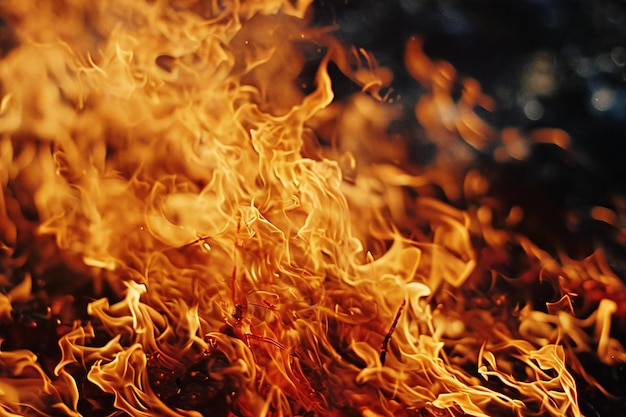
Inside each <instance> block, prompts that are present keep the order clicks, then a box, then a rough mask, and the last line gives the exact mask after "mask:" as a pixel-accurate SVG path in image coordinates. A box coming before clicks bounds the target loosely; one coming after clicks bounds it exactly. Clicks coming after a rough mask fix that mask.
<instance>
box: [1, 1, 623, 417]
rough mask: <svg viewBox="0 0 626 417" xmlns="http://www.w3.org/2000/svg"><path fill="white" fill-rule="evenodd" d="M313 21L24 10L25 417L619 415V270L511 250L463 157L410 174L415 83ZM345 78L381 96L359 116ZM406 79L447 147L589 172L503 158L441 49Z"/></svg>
mask: <svg viewBox="0 0 626 417" xmlns="http://www.w3.org/2000/svg"><path fill="white" fill-rule="evenodd" d="M308 6H309V5H308V4H307V2H291V1H285V2H281V1H265V2H247V1H244V2H241V3H239V2H223V3H222V2H212V3H205V2H194V1H187V2H182V1H170V2H168V1H143V0H140V1H123V0H115V1H104V0H102V1H91V2H80V1H75V0H65V1H55V2H48V3H46V4H44V5H39V4H37V5H35V2H32V1H27V2H25V1H22V0H20V1H17V0H16V1H9V2H8V3H7V2H5V4H3V6H2V12H3V13H4V16H6V17H7V20H8V21H9V22H10V24H11V27H12V28H14V31H15V37H16V39H17V41H16V42H15V44H14V45H11V46H13V48H12V49H11V50H10V51H9V52H8V53H7V54H6V56H4V57H3V58H2V59H1V60H0V80H1V83H2V94H3V96H2V99H1V101H0V132H1V133H2V134H1V135H0V180H1V181H2V187H3V188H2V191H3V192H2V194H0V238H1V241H0V243H1V246H0V250H1V252H0V253H1V257H0V259H1V268H2V269H1V270H0V278H1V279H2V288H3V293H2V295H1V296H0V323H1V328H0V329H1V336H2V338H3V342H2V346H1V351H0V410H1V411H2V413H0V414H2V415H7V416H9V415H55V416H56V415H69V416H72V415H81V414H82V415H89V416H97V415H102V416H105V415H122V414H124V413H125V414H128V415H133V416H152V415H172V416H174V415H185V416H194V415H223V416H227V415H236V416H265V415H272V416H273V415H295V416H298V415H299V416H314V415H320V416H321V415H336V416H340V415H363V416H374V415H394V416H409V415H416V416H431V415H442V416H448V415H450V416H452V415H472V416H485V415H487V416H490V415H524V416H532V415H536V416H543V415H552V416H563V415H567V416H580V415H582V414H581V402H580V401H579V395H580V393H581V392H583V393H584V395H591V394H589V392H593V393H595V394H593V395H596V396H597V395H599V394H598V393H602V394H601V395H604V394H606V395H607V396H608V395H609V394H608V393H607V391H606V390H608V391H611V387H602V386H601V385H600V384H599V383H598V382H597V381H596V379H594V376H593V375H595V373H594V372H593V370H591V369H589V364H603V365H602V366H604V367H605V369H617V368H616V367H617V366H621V365H620V364H623V363H624V361H625V360H626V354H625V353H624V350H623V347H622V344H620V341H619V340H618V339H616V336H615V334H616V332H615V330H614V328H615V324H616V323H617V324H620V325H623V317H624V307H623V306H624V294H625V293H626V292H625V291H624V284H623V283H622V281H621V280H620V279H619V278H618V277H616V276H615V275H614V274H613V273H612V272H611V270H610V269H609V268H608V267H607V266H606V263H605V261H604V258H603V256H602V253H601V252H596V253H595V254H593V255H592V256H591V257H589V258H588V259H586V260H584V261H580V262H579V261H573V260H569V259H567V258H565V257H563V259H559V260H557V259H555V258H553V257H552V256H551V255H550V254H549V253H547V252H545V251H543V250H542V249H541V248H539V247H538V246H536V245H535V244H533V243H532V242H531V241H530V240H529V239H528V238H526V237H524V236H522V235H520V234H518V233H516V232H514V229H515V226H516V225H517V224H518V223H519V222H520V221H521V219H522V218H523V217H524V213H523V210H522V209H521V208H520V207H517V206H513V207H509V206H507V205H506V204H504V203H502V202H501V201H499V200H498V199H497V198H494V197H493V196H490V195H488V190H489V186H490V184H489V179H488V178H486V177H485V176H484V175H482V174H480V173H479V172H478V171H469V173H467V172H465V170H464V168H463V167H460V166H458V164H457V165H456V166H455V164H454V162H455V161H458V160H459V158H461V159H462V158H465V156H464V155H455V154H454V152H452V153H447V154H446V153H442V154H443V155H444V156H443V157H442V158H441V159H440V160H439V163H438V164H436V165H435V166H433V167H429V168H421V167H414V166H410V164H409V162H410V161H407V160H406V159H407V158H406V152H405V150H404V145H403V143H404V141H403V140H400V139H398V138H397V137H393V136H391V135H390V136H387V132H388V131H389V130H388V127H389V125H390V124H391V122H393V121H394V120H396V119H397V118H399V117H400V115H401V109H400V108H399V106H400V105H399V104H395V103H393V100H392V98H391V95H392V94H391V92H390V90H389V89H388V86H389V83H390V81H391V72H390V71H389V70H388V69H385V68H379V67H377V65H376V62H375V61H374V59H373V57H371V56H370V55H369V54H367V53H366V52H365V51H356V50H354V51H353V50H350V49H348V48H344V47H343V46H341V45H340V44H339V42H337V41H336V40H335V39H333V38H332V35H330V34H329V32H328V31H327V30H321V29H312V28H309V27H307V26H306V24H305V21H306V19H305V18H304V16H305V15H306V13H307V9H308ZM3 47H4V46H3ZM329 65H333V66H335V67H336V68H338V69H339V70H340V71H341V72H343V74H344V75H345V76H346V77H347V78H348V79H349V80H351V82H352V83H354V85H355V86H359V87H360V88H361V89H362V91H361V92H360V93H357V94H355V95H353V96H352V97H350V98H345V99H343V98H342V99H341V100H334V96H333V89H332V84H331V78H330V76H329V74H328V69H327V68H328V66H329ZM407 67H408V68H409V70H410V72H411V74H413V76H414V77H415V79H416V80H417V81H419V82H420V83H421V84H422V85H423V87H424V88H425V93H424V95H423V98H422V99H421V100H420V102H419V103H418V104H417V106H416V110H415V112H416V117H417V119H418V120H419V122H420V123H421V124H422V125H423V126H424V127H425V128H426V131H425V134H427V135H430V138H431V139H432V140H433V141H435V142H437V141H438V142H439V144H440V146H442V147H443V148H444V149H445V148H448V149H449V150H452V149H453V148H454V146H456V145H455V144H456V142H455V141H459V140H463V141H465V142H466V143H467V144H469V145H471V146H473V147H476V148H480V149H483V148H485V147H487V144H489V143H493V142H494V141H499V140H502V142H501V143H502V146H500V147H499V148H498V147H496V148H497V154H496V157H497V158H502V157H513V158H517V157H520V155H522V154H523V152H521V151H520V150H519V149H520V148H519V146H518V145H519V144H520V143H521V144H522V145H520V146H526V145H524V144H526V143H527V141H528V140H535V141H539V142H553V143H557V144H558V145H562V146H565V142H566V139H567V137H566V135H565V134H564V132H560V131H556V130H552V131H550V130H544V131H541V132H531V133H530V134H529V135H530V136H529V139H528V138H525V137H523V135H522V134H521V133H519V132H517V131H515V130H508V131H506V132H503V133H499V132H496V130H495V129H494V128H492V127H490V126H488V125H487V124H486V123H485V122H483V121H482V120H481V119H480V118H479V117H477V116H476V114H475V113H474V111H473V109H474V108H475V106H482V107H484V108H486V109H490V108H491V107H492V106H493V103H492V102H491V100H490V99H489V98H488V97H486V96H484V94H482V93H481V91H480V87H479V85H478V83H477V82H475V81H474V80H470V79H459V78H458V77H457V75H456V73H455V71H454V69H453V68H452V66H451V65H450V64H448V63H445V62H433V61H431V60H429V59H428V57H426V55H424V54H423V53H422V52H421V50H420V48H419V41H417V39H413V40H410V41H409V43H408V48H407ZM311 68H313V69H314V71H311ZM313 73H314V74H313ZM303 80H305V81H303ZM457 84H460V85H462V87H463V89H462V95H461V97H460V99H459V100H457V101H455V100H453V99H452V89H453V88H455V87H454V86H455V85H457ZM457 149H458V148H457ZM520 152H521V153H520ZM446 155H447V156H446ZM451 162H452V163H451ZM433 184H436V185H437V187H438V188H437V187H433ZM437 189H438V190H440V191H441V190H442V191H443V194H445V196H446V199H447V200H449V201H460V200H459V199H460V198H461V196H463V197H464V199H465V200H464V201H465V209H464V210H460V209H457V208H453V207H452V206H451V205H449V204H448V203H446V202H444V201H443V199H442V198H441V197H442V193H440V192H439V193H438V192H437V191H436V190H437ZM437 197H439V198H437ZM609 214H610V213H609ZM605 217H606V216H605ZM581 387H583V388H584V389H582V388H581ZM585 404H586V403H585ZM584 407H590V406H587V405H583V406H582V409H583V411H584V412H585V413H588V412H589V411H585V408H584ZM590 415H592V414H590Z"/></svg>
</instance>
